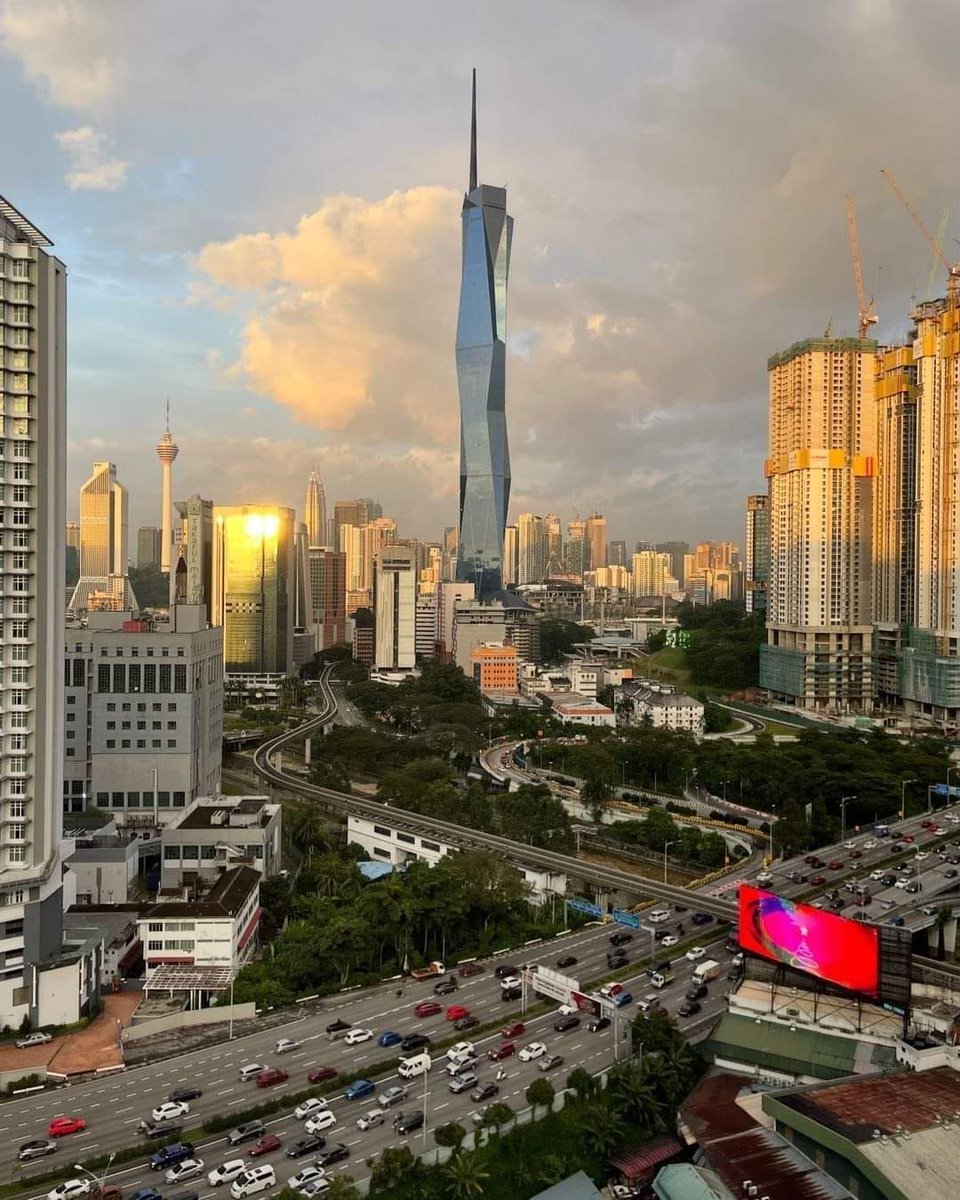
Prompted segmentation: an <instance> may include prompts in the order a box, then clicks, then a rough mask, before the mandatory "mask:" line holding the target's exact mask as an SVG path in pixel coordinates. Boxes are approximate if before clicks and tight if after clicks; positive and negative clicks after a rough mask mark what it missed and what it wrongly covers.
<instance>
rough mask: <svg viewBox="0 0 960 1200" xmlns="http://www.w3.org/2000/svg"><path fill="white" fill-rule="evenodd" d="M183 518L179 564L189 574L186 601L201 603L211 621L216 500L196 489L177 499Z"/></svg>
mask: <svg viewBox="0 0 960 1200" xmlns="http://www.w3.org/2000/svg"><path fill="white" fill-rule="evenodd" d="M174 508H175V509H176V510H177V515H178V516H179V518H180V528H179V530H178V531H177V535H176V538H175V541H176V545H177V559H178V562H177V566H178V567H179V563H180V561H182V562H183V564H184V567H185V571H186V578H185V579H184V581H183V584H184V595H183V601H182V602H183V603H185V604H202V605H203V606H204V609H205V610H206V615H207V620H208V621H210V623H211V624H212V625H216V624H218V623H219V622H217V621H214V620H213V617H212V614H213V501H212V500H204V499H203V497H202V496H199V495H198V494H197V493H196V492H194V494H193V495H192V496H190V497H188V498H187V499H186V500H176V501H174Z"/></svg>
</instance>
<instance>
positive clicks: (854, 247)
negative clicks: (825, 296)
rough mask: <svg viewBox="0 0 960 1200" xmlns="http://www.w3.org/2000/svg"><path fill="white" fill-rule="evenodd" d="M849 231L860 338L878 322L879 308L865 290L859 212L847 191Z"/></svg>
mask: <svg viewBox="0 0 960 1200" xmlns="http://www.w3.org/2000/svg"><path fill="white" fill-rule="evenodd" d="M847 233H848V234H849V237H850V257H851V258H852V259H853V278H854V280H855V281H856V285H857V314H858V316H859V318H860V338H861V340H862V339H863V338H865V337H866V336H867V332H868V331H869V329H870V326H871V325H876V323H877V319H878V318H877V309H876V305H875V304H874V300H873V296H871V297H870V300H869V302H868V301H867V298H866V296H865V295H864V291H863V271H862V269H861V267H860V239H859V237H858V236H857V212H856V209H855V208H854V207H853V197H852V196H851V195H850V194H849V193H847Z"/></svg>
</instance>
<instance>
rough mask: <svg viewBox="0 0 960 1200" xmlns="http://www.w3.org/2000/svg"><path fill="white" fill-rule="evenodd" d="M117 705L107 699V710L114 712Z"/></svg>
mask: <svg viewBox="0 0 960 1200" xmlns="http://www.w3.org/2000/svg"><path fill="white" fill-rule="evenodd" d="M116 711H117V706H116V704H114V702H113V701H112V700H108V701H107V712H116Z"/></svg>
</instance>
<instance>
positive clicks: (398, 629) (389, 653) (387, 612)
mask: <svg viewBox="0 0 960 1200" xmlns="http://www.w3.org/2000/svg"><path fill="white" fill-rule="evenodd" d="M375 579H376V587H375V595H376V606H375V612H376V641H375V649H374V659H373V661H374V665H375V666H376V667H378V668H380V669H383V670H410V669H412V668H413V667H414V666H415V665H416V661H417V658H416V626H417V549H416V547H415V546H396V545H387V546H382V547H381V548H380V550H379V551H378V552H377V562H376V575H375Z"/></svg>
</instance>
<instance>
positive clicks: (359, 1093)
mask: <svg viewBox="0 0 960 1200" xmlns="http://www.w3.org/2000/svg"><path fill="white" fill-rule="evenodd" d="M376 1090H377V1089H376V1086H375V1085H374V1084H372V1083H371V1082H370V1080H369V1079H355V1080H354V1081H353V1083H350V1084H347V1086H346V1088H345V1089H344V1093H343V1095H344V1098H345V1099H346V1100H362V1099H363V1097H364V1096H372V1095H373V1093H374V1092H375V1091H376Z"/></svg>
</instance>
